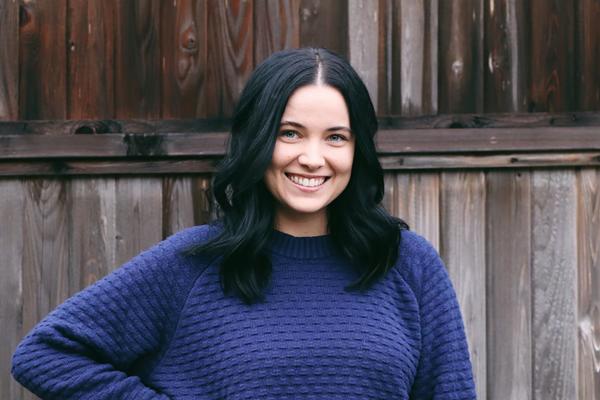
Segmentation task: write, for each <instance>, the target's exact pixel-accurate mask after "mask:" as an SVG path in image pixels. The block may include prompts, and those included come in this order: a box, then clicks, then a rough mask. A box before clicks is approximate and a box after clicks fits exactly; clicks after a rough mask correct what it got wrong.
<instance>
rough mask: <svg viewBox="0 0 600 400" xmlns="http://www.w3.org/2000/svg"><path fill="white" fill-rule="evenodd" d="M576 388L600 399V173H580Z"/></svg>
mask: <svg viewBox="0 0 600 400" xmlns="http://www.w3.org/2000/svg"><path fill="white" fill-rule="evenodd" d="M577 181H578V191H577V194H578V196H577V250H578V252H577V261H578V266H577V267H578V270H577V289H578V292H577V309H578V312H577V341H578V343H577V345H578V347H577V387H578V399H581V400H584V399H585V400H598V399H600V336H599V332H600V173H599V169H597V168H596V169H592V168H585V169H582V170H580V171H579V172H578V174H577Z"/></svg>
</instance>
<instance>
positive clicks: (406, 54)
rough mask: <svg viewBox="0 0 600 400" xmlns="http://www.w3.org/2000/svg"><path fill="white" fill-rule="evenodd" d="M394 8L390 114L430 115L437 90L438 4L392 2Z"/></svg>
mask: <svg viewBox="0 0 600 400" xmlns="http://www.w3.org/2000/svg"><path fill="white" fill-rule="evenodd" d="M393 7H394V12H393V13H394V18H393V22H392V38H391V39H392V113H394V114H401V115H407V116H413V115H421V114H433V113H435V112H436V110H437V90H438V88H437V76H438V71H437V48H438V36H437V15H438V2H437V1H435V0H434V1H420V0H409V1H399V0H395V1H394V3H393ZM433 28H435V30H434V29H433Z"/></svg>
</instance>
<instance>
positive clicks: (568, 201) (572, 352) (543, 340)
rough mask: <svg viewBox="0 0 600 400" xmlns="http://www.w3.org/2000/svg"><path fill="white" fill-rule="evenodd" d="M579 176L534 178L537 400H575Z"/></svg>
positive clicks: (543, 173)
mask: <svg viewBox="0 0 600 400" xmlns="http://www.w3.org/2000/svg"><path fill="white" fill-rule="evenodd" d="M576 192H577V187H576V182H575V173H574V172H573V171H569V170H562V171H549V170H546V171H543V170H542V171H534V172H533V177H532V201H533V211H532V232H531V235H532V236H531V237H532V239H531V240H532V283H533V310H532V311H533V331H532V337H533V347H532V350H533V395H534V396H533V397H534V398H535V399H575V398H577V376H576V373H577V364H576V359H577V338H576V336H575V329H574V327H575V326H577V325H576V324H577V317H576V313H577V300H576V299H577V293H576V290H577V283H576V282H577V234H576V216H577V198H576Z"/></svg>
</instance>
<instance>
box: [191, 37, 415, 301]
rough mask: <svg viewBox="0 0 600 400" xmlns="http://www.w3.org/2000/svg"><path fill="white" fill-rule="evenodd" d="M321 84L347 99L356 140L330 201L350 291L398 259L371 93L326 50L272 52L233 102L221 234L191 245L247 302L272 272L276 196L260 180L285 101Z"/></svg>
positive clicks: (220, 183)
mask: <svg viewBox="0 0 600 400" xmlns="http://www.w3.org/2000/svg"><path fill="white" fill-rule="evenodd" d="M311 84H319V85H321V84H322V85H329V86H332V87H334V88H335V89H337V90H338V91H339V92H340V93H341V94H342V96H343V97H344V100H345V102H346V105H347V107H348V113H349V116H350V128H351V129H352V132H353V133H354V135H355V138H356V147H355V154H354V161H353V165H352V173H351V177H350V181H349V183H348V186H347V187H346V188H345V189H344V191H343V192H342V193H341V194H340V195H339V196H338V197H337V198H336V199H335V200H334V201H333V202H332V203H331V204H330V205H329V206H328V208H327V216H328V221H327V223H328V229H329V233H330V235H331V237H332V239H333V243H334V244H335V245H336V247H337V248H338V250H339V251H340V252H341V254H343V255H344V256H346V258H347V259H348V260H349V261H350V263H351V264H352V265H353V266H354V267H355V268H356V270H357V271H358V272H359V276H360V277H359V278H358V279H357V280H356V281H354V282H349V284H348V286H347V290H361V291H364V290H367V289H368V288H369V287H371V286H372V285H373V284H374V283H375V282H376V281H377V280H379V279H380V278H381V277H383V276H384V275H385V274H386V273H387V271H388V270H389V269H390V268H391V267H392V266H393V265H394V263H395V262H396V259H397V257H398V247H399V243H400V240H401V233H400V232H401V230H402V229H408V226H407V225H406V223H405V222H404V221H402V220H401V219H398V218H395V217H393V216H391V215H390V214H389V213H388V212H387V211H386V210H385V209H384V208H383V207H382V206H381V200H382V199H383V194H384V183H383V170H382V168H381V165H380V163H379V160H378V158H377V152H376V148H375V142H374V135H375V133H376V131H377V118H376V115H375V110H374V108H373V104H372V102H371V99H370V97H369V93H368V91H367V89H366V87H365V85H364V83H363V82H362V80H361V79H360V77H359V76H358V74H357V73H356V72H355V71H354V69H353V68H352V67H351V66H350V64H349V63H348V62H347V61H346V60H344V59H343V58H342V57H340V56H338V55H336V54H335V53H333V52H331V51H329V50H326V49H322V48H319V49H316V48H303V49H294V50H284V51H280V52H276V53H274V54H273V55H271V56H270V57H269V58H268V59H266V60H265V61H264V62H263V63H262V64H260V65H259V66H258V67H257V68H256V69H255V70H254V72H253V73H252V75H251V76H250V78H249V80H248V82H247V84H246V86H245V87H244V89H243V91H242V93H241V95H240V99H239V101H238V103H237V105H236V108H235V111H234V115H233V122H232V128H231V137H230V141H229V150H228V152H227V155H226V156H225V158H224V159H223V160H222V162H221V163H220V165H219V168H218V170H217V172H216V174H215V176H214V179H213V185H212V188H213V194H214V197H215V199H216V201H217V203H218V205H219V207H220V210H221V213H222V217H221V218H220V219H219V220H218V221H216V222H215V223H216V224H217V225H219V227H220V229H219V233H218V234H217V235H216V236H215V237H213V238H211V239H209V240H208V241H207V242H205V243H201V244H198V245H196V246H194V247H192V248H190V249H189V251H188V253H189V254H209V255H212V256H214V257H217V258H218V259H219V262H220V278H221V285H222V288H223V291H224V292H225V293H226V294H228V293H234V294H236V295H238V296H240V298H241V299H242V300H243V301H245V302H246V303H249V304H250V303H253V302H257V301H261V300H263V299H264V293H263V292H264V290H265V288H266V286H267V285H268V284H269V281H270V278H271V271H272V267H271V260H270V253H269V248H268V245H269V242H270V238H271V235H272V233H273V229H274V221H275V211H274V210H275V209H276V201H275V199H274V198H273V196H272V195H271V193H270V192H269V190H268V189H267V187H266V186H265V183H264V180H263V179H264V175H265V171H266V170H267V168H268V166H269V165H270V163H271V159H272V155H273V150H274V147H275V141H276V138H277V134H278V132H279V124H280V121H281V117H282V115H283V112H284V111H285V107H286V105H287V102H288V99H289V98H290V96H291V95H292V93H293V92H294V91H295V90H297V89H298V88H300V87H303V86H306V85H311Z"/></svg>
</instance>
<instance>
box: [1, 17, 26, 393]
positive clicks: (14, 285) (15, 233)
mask: <svg viewBox="0 0 600 400" xmlns="http://www.w3.org/2000/svg"><path fill="white" fill-rule="evenodd" d="M1 8H2V7H1V6H0V10H1ZM0 19H1V17H0ZM1 29H2V28H0V30H1ZM23 189H24V185H23V183H22V182H21V181H20V180H17V179H2V180H0V204H2V207H0V220H1V221H2V223H3V224H4V226H5V229H2V230H0V253H1V254H2V269H1V278H0V296H2V297H1V299H0V337H2V346H0V398H3V399H14V400H21V399H22V392H23V389H22V387H21V386H20V385H19V384H18V383H17V382H16V381H15V380H14V379H13V378H12V377H11V374H10V368H11V359H12V354H13V352H14V350H15V348H16V347H17V343H18V342H19V340H20V339H21V337H22V335H23V332H22V320H21V309H22V306H23V300H24V299H23V281H22V274H21V269H22V267H23V238H24V237H25V236H26V235H25V233H26V227H24V219H23V217H24V215H23V214H24V209H23V197H24V193H23Z"/></svg>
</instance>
